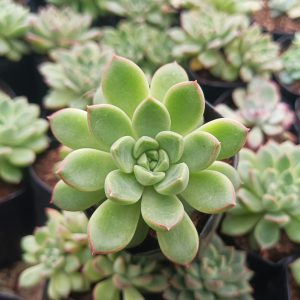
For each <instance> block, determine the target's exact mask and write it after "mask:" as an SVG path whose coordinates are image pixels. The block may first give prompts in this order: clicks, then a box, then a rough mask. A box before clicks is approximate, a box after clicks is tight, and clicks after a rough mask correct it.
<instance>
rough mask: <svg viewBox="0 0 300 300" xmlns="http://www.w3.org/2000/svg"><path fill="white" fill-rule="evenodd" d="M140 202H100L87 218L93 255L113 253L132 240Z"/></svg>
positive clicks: (138, 215)
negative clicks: (125, 203)
mask: <svg viewBox="0 0 300 300" xmlns="http://www.w3.org/2000/svg"><path fill="white" fill-rule="evenodd" d="M140 209H141V208H140V203H139V202H138V203H135V204H132V205H120V204H118V203H114V202H112V201H110V200H106V201H105V202H104V203H102V204H101V205H100V206H99V207H98V208H97V209H96V211H95V212H94V213H93V215H92V216H91V218H90V220H89V226H88V235H89V242H90V246H91V250H92V253H93V255H95V254H106V253H114V252H118V251H120V250H122V249H124V248H125V247H126V246H127V245H128V244H129V243H130V241H131V240H132V238H133V236H134V233H135V230H136V227H137V224H138V221H139V217H140Z"/></svg>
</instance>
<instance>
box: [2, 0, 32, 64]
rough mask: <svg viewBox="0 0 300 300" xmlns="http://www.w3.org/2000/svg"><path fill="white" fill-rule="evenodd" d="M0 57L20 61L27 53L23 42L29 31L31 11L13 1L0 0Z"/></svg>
mask: <svg viewBox="0 0 300 300" xmlns="http://www.w3.org/2000/svg"><path fill="white" fill-rule="evenodd" d="M0 7H1V9H0V56H4V57H6V58H8V59H10V60H15V61H16V60H19V59H20V58H21V57H22V55H23V54H25V53H26V52H27V47H26V45H25V43H24V41H23V40H22V39H23V38H24V36H25V33H26V31H27V29H28V16H29V10H28V9H26V8H25V7H23V6H21V5H19V4H16V3H14V2H13V1H12V0H0Z"/></svg>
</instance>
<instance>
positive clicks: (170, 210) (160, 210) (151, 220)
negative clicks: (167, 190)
mask: <svg viewBox="0 0 300 300" xmlns="http://www.w3.org/2000/svg"><path fill="white" fill-rule="evenodd" d="M141 211H142V216H143V218H144V220H145V222H146V223H147V224H148V225H149V226H150V227H151V228H152V229H154V230H164V231H170V230H171V229H172V228H173V227H174V226H176V225H177V224H178V223H179V222H180V221H181V220H182V218H183V216H184V207H183V205H182V203H181V202H180V201H179V199H178V198H177V197H176V196H165V195H161V194H158V193H157V192H156V191H155V190H153V189H152V188H148V189H146V190H145V192H144V194H143V197H142V203H141Z"/></svg>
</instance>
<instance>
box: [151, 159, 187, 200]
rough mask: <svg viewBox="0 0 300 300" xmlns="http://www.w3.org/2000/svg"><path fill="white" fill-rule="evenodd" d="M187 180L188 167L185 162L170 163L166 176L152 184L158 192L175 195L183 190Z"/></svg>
mask: <svg viewBox="0 0 300 300" xmlns="http://www.w3.org/2000/svg"><path fill="white" fill-rule="evenodd" d="M188 182H189V168H188V166H187V165H186V164H185V163H180V164H176V165H172V166H171V167H170V168H169V170H168V171H167V172H166V177H165V178H164V179H163V180H162V181H161V182H160V183H158V184H157V185H155V186H154V188H155V190H156V191H157V192H158V193H159V194H163V195H177V194H179V193H181V192H182V191H184V190H185V188H186V187H187V185H188Z"/></svg>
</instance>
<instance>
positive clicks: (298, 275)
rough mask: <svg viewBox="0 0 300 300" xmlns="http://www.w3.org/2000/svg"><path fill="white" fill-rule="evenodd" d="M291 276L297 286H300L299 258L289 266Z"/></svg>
mask: <svg viewBox="0 0 300 300" xmlns="http://www.w3.org/2000/svg"><path fill="white" fill-rule="evenodd" d="M290 270H291V273H292V276H293V278H294V280H295V282H296V284H297V285H298V286H300V258H298V259H296V260H295V261H293V262H292V263H291V264H290Z"/></svg>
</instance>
